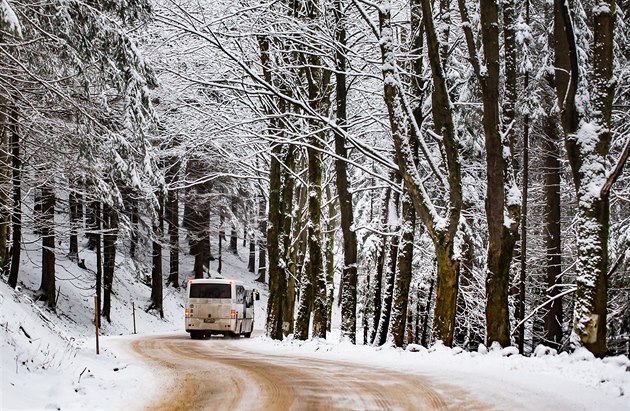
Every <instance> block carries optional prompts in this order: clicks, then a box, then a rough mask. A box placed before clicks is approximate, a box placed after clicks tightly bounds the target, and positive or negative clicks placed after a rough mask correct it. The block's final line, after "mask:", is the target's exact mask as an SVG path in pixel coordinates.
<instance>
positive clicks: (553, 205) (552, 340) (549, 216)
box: [541, 78, 564, 349]
mask: <svg viewBox="0 0 630 411" xmlns="http://www.w3.org/2000/svg"><path fill="white" fill-rule="evenodd" d="M552 87H553V79H552V78H549V79H545V80H543V85H542V89H543V98H542V101H543V104H544V107H546V109H543V113H549V114H545V115H544V116H543V118H542V129H543V134H544V135H543V136H542V147H541V154H542V162H543V167H544V176H545V188H544V189H545V230H544V238H545V250H546V251H545V254H546V261H545V272H546V277H547V289H548V290H549V292H548V294H547V296H548V297H549V298H554V300H553V302H552V303H550V304H549V305H548V310H547V312H546V313H545V316H544V322H545V325H544V343H545V344H546V345H548V346H550V347H553V348H556V349H557V348H559V347H560V344H561V341H562V336H563V331H562V324H563V321H564V320H563V314H562V297H560V298H556V296H557V295H558V294H559V293H560V291H561V290H560V288H558V285H559V284H560V280H561V279H560V275H561V273H562V248H561V246H562V241H561V225H560V217H561V211H560V210H561V208H560V206H561V199H560V183H561V180H560V176H561V173H562V165H561V162H560V160H561V156H560V141H561V133H562V130H561V129H560V128H559V124H560V122H559V118H558V116H557V114H555V113H554V111H553V106H554V105H555V104H554V96H553V93H554V91H553V89H552Z"/></svg>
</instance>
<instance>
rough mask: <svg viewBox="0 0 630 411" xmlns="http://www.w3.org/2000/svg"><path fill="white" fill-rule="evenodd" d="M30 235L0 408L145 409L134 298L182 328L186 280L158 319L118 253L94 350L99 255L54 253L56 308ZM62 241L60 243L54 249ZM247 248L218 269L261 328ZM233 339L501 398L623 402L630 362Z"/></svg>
mask: <svg viewBox="0 0 630 411" xmlns="http://www.w3.org/2000/svg"><path fill="white" fill-rule="evenodd" d="M35 240H36V238H35V237H33V238H31V239H30V241H25V244H26V246H27V251H26V252H25V253H24V255H23V258H22V272H21V274H20V281H21V287H20V288H21V289H20V290H19V291H14V290H12V289H10V288H9V287H8V286H7V285H6V283H5V282H4V281H0V368H1V370H2V371H1V374H2V384H1V386H0V388H1V390H0V396H1V398H0V408H2V409H68V408H71V409H138V408H142V406H143V405H146V404H147V403H148V402H149V400H150V399H151V398H152V397H154V396H155V395H156V394H157V393H159V392H160V390H161V389H163V387H164V384H165V381H164V378H166V374H160V373H156V370H155V369H153V368H151V366H149V365H147V364H145V363H143V362H141V361H140V360H139V359H138V358H136V357H134V356H133V355H131V354H130V353H129V350H127V349H125V347H126V346H127V345H128V342H129V340H130V337H129V335H130V334H131V333H132V331H133V322H132V312H131V304H132V302H133V303H135V306H136V326H137V331H138V334H164V333H166V332H171V333H172V332H179V333H181V332H183V307H184V301H185V289H179V290H174V289H172V288H165V293H164V296H165V298H164V314H165V318H164V319H160V318H159V316H157V315H156V313H155V312H153V311H149V312H147V311H146V308H147V307H148V306H149V295H150V287H149V286H148V285H147V284H146V283H145V282H144V281H143V279H144V277H145V275H146V274H148V273H146V272H145V273H143V269H142V268H136V267H134V266H133V265H132V264H131V263H130V260H128V259H126V258H124V256H122V255H119V256H118V258H117V259H118V260H119V261H120V262H119V264H118V265H117V268H116V274H115V276H116V279H115V284H114V289H115V295H114V297H113V302H112V323H111V324H108V323H107V322H105V323H104V324H103V328H102V330H101V334H102V335H103V337H102V338H101V340H100V344H101V354H100V355H98V356H97V355H96V354H95V352H94V351H95V349H94V343H95V338H94V327H93V315H94V312H93V306H92V304H93V299H92V298H93V297H92V296H93V294H94V290H93V282H94V274H93V272H91V271H90V270H89V269H90V268H91V267H94V265H95V263H94V254H93V253H91V252H88V251H87V250H85V249H83V250H81V258H84V259H85V260H86V261H85V263H86V266H87V268H88V270H84V269H80V268H78V267H77V265H76V263H74V262H72V261H70V260H69V259H67V258H65V257H63V256H61V255H58V258H57V270H58V271H57V272H58V276H59V279H58V285H59V286H60V293H59V300H58V307H59V308H58V310H57V313H53V312H50V311H49V310H47V309H46V308H45V306H44V304H43V303H41V302H38V301H36V292H35V290H36V289H37V288H38V287H39V273H40V267H39V261H40V255H39V252H38V248H39V244H38V243H37V242H36V241H35ZM65 246H66V245H65V244H62V245H60V249H62V248H63V247H65ZM215 250H216V247H215ZM247 252H248V251H247V250H246V249H245V248H240V249H239V253H240V255H238V256H235V255H231V254H229V253H227V252H225V251H224V254H223V270H222V274H223V276H225V277H226V278H235V279H237V280H241V281H243V282H244V283H245V285H246V286H247V287H252V288H258V289H260V291H261V300H260V301H257V304H256V313H255V315H256V317H255V318H256V320H255V321H256V328H257V329H261V328H262V327H263V325H264V322H265V307H266V299H267V293H266V290H265V289H264V287H262V288H261V285H260V284H259V283H256V282H255V277H256V276H255V275H254V274H252V273H248V272H247V271H246V268H245V267H246V266H247ZM182 257H183V260H182V268H183V269H182V272H183V273H190V269H189V268H190V267H192V259H191V257H190V256H184V255H183V256H182ZM165 261H166V260H165ZM217 265H218V261H213V262H212V263H211V267H210V268H211V270H210V271H211V274H212V276H217V275H218V273H217V272H216V269H217ZM187 268H188V269H187ZM145 270H146V269H145ZM184 277H185V275H182V280H184V281H183V282H185V279H184ZM132 338H141V336H134V337H132ZM239 344H242V345H241V347H243V348H245V349H248V350H251V351H258V352H261V353H269V354H274V355H289V356H304V357H309V358H322V359H327V360H337V361H346V362H352V363H357V364H362V365H365V366H373V367H384V368H388V369H396V370H400V371H402V372H406V373H414V374H422V375H425V376H430V377H431V378H434V379H435V380H436V382H437V383H442V384H444V383H446V384H453V385H457V386H460V387H462V388H465V389H468V390H470V391H472V392H474V393H475V395H476V396H478V397H479V399H480V400H484V401H488V402H489V403H492V404H500V405H499V407H505V408H522V409H560V408H567V406H568V407H569V408H571V409H588V410H591V409H593V410H595V409H597V410H602V409H611V410H628V409H630V361H629V360H628V358H626V357H623V356H621V357H614V358H607V359H605V360H598V359H594V358H592V356H591V355H590V354H589V353H588V352H586V351H578V352H576V353H573V354H566V353H562V354H559V355H554V353H547V354H546V355H545V350H544V349H540V350H538V351H537V352H538V354H539V355H540V356H539V357H532V358H525V357H522V356H520V355H518V354H516V353H515V352H514V349H513V348H508V349H504V350H489V352H484V350H483V349H482V352H473V353H469V352H464V351H462V350H461V349H458V348H453V349H449V348H446V347H441V346H437V347H433V348H432V349H429V350H427V349H425V348H423V347H419V346H411V347H409V348H410V349H408V350H402V349H395V348H392V347H383V348H376V347H369V346H354V345H351V344H348V343H345V342H339V335H338V332H335V331H334V332H333V335H331V336H329V338H328V340H313V341H306V342H302V341H296V340H292V339H290V338H289V339H286V340H285V341H282V342H278V341H272V340H269V339H267V338H265V337H258V338H253V339H251V340H244V339H243V340H240V341H239ZM547 351H548V350H547Z"/></svg>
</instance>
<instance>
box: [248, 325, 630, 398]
mask: <svg viewBox="0 0 630 411" xmlns="http://www.w3.org/2000/svg"><path fill="white" fill-rule="evenodd" d="M335 334H336V335H334V336H329V337H328V340H317V339H315V340H309V341H298V340H293V339H291V338H287V339H285V340H284V341H274V340H271V339H268V338H266V337H258V338H255V339H253V340H249V341H243V342H242V345H241V347H242V348H245V349H248V350H252V351H258V352H262V353H266V354H277V355H293V356H303V357H308V358H320V359H325V360H335V361H347V362H352V363H357V364H361V365H365V366H373V367H383V368H387V369H393V370H399V371H402V372H406V373H412V374H422V375H425V376H429V377H430V378H432V379H434V380H435V382H436V383H442V384H452V385H456V386H458V387H461V388H464V389H468V390H470V391H471V392H473V393H474V394H475V396H477V397H478V398H479V399H480V400H482V401H487V402H488V403H490V404H497V405H498V408H499V409H538V410H541V409H572V410H629V409H630V360H628V358H627V357H625V356H618V357H609V358H606V359H604V360H599V359H596V358H594V357H593V355H592V354H590V353H589V352H588V351H586V350H585V349H583V350H578V351H576V352H575V353H573V354H567V353H561V354H555V352H553V350H550V349H548V348H546V347H542V346H541V347H539V349H538V351H537V354H538V356H533V357H523V356H521V355H519V354H518V353H517V352H518V351H517V350H516V349H515V348H514V347H508V348H505V349H491V350H485V349H484V348H482V349H481V350H480V352H466V351H463V350H462V349H460V348H448V347H444V346H434V347H432V348H431V349H428V350H427V349H426V348H424V347H422V346H418V345H411V346H410V347H408V349H407V350H403V349H399V348H394V347H371V346H365V345H352V344H350V343H347V342H339V337H338V332H337V333H335Z"/></svg>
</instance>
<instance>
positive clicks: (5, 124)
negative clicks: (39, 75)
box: [0, 16, 12, 272]
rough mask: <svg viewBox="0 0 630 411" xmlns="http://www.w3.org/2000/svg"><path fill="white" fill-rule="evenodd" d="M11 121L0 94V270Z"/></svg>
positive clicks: (4, 262)
mask: <svg viewBox="0 0 630 411" xmlns="http://www.w3.org/2000/svg"><path fill="white" fill-rule="evenodd" d="M3 17H4V16H3ZM11 123H12V121H11V119H10V118H9V103H8V101H7V99H6V98H5V97H4V96H0V272H4V271H5V270H6V268H7V267H8V263H9V255H8V253H7V251H8V248H7V244H8V241H9V228H10V226H9V224H10V218H9V210H11V205H10V197H9V193H10V192H11V188H10V187H11V165H10V163H9V162H10V158H9V138H10V134H11V132H10V129H11Z"/></svg>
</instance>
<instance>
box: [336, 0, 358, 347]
mask: <svg viewBox="0 0 630 411" xmlns="http://www.w3.org/2000/svg"><path fill="white" fill-rule="evenodd" d="M343 3H344V2H343V0H335V3H334V16H335V39H336V41H337V49H336V52H335V57H336V59H335V61H336V63H337V67H336V71H335V80H336V82H335V86H336V94H335V102H336V106H337V125H338V126H339V129H340V130H341V131H343V132H347V129H348V125H347V95H348V92H347V88H346V87H347V86H346V63H347V61H346V60H347V59H346V54H345V47H346V36H347V35H346V15H345V13H344V11H343V10H342V7H343ZM345 143H346V140H345V136H344V135H343V134H342V133H340V131H339V130H335V154H337V156H338V158H336V159H335V175H336V182H337V195H338V196H339V212H340V224H341V232H342V234H343V269H342V272H341V283H340V287H341V335H342V338H347V339H348V340H350V341H351V342H352V343H356V329H357V235H356V232H355V231H354V230H353V227H352V226H353V224H354V213H353V205H352V193H351V192H350V190H349V187H348V186H349V184H348V170H347V163H346V162H345V161H344V159H347V158H348V152H347V150H346V144H345Z"/></svg>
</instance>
